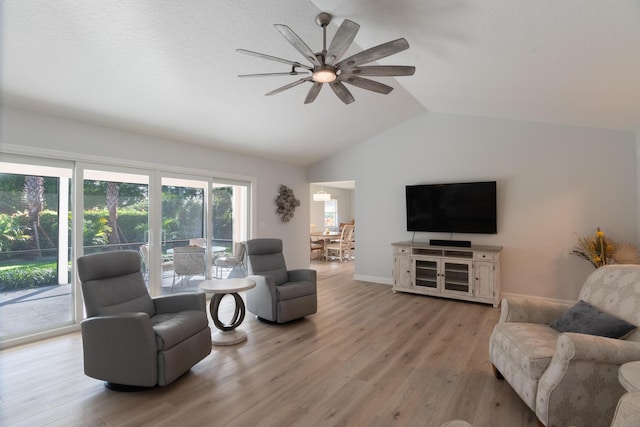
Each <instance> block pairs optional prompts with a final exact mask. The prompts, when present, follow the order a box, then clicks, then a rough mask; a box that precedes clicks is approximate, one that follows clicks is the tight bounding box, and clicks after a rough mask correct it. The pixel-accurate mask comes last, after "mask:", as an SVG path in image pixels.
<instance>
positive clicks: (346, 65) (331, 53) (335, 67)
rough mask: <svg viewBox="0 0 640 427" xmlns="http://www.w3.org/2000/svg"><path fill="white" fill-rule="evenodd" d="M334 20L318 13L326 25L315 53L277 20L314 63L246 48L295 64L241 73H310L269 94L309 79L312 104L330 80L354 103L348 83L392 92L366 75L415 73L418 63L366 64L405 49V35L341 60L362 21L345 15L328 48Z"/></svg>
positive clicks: (340, 95) (318, 19) (342, 96)
mask: <svg viewBox="0 0 640 427" xmlns="http://www.w3.org/2000/svg"><path fill="white" fill-rule="evenodd" d="M330 22H331V15H330V14H328V13H325V12H322V13H320V14H319V15H318V16H317V17H316V23H317V24H318V25H319V26H320V27H322V51H321V52H318V53H314V52H313V51H312V50H311V49H310V48H309V46H307V44H306V43H305V42H304V41H303V40H302V39H301V38H300V37H299V36H298V35H297V34H296V33H294V32H293V30H292V29H291V28H289V27H288V26H286V25H282V24H275V25H274V27H276V29H277V30H278V31H280V33H281V34H282V35H283V36H284V38H285V39H287V41H288V42H289V43H291V45H292V46H293V47H294V48H295V49H296V50H297V51H298V52H300V53H301V54H302V56H304V57H305V59H307V60H308V61H309V62H310V63H311V66H309V65H305V64H301V63H299V62H297V61H290V60H288V59H283V58H278V57H276V56H271V55H266V54H264V53H259V52H253V51H251V50H246V49H237V51H238V52H240V53H243V54H246V55H252V56H257V57H259V58H264V59H268V60H270V61H275V62H280V63H283V64H287V65H290V66H291V71H289V72H282V73H261V74H241V75H239V76H238V77H267V76H284V75H290V76H297V75H300V74H310V75H307V76H306V77H303V78H301V79H299V80H296V81H294V82H292V83H289V84H286V85H284V86H282V87H279V88H278V89H275V90H272V91H271V92H269V93H267V94H266V95H267V96H269V95H275V94H277V93H280V92H283V91H285V90H287V89H291V88H292V87H295V86H298V85H300V84H303V83H305V82H310V83H311V84H312V86H311V89H309V92H308V93H307V97H306V98H305V100H304V103H305V104H310V103H312V102H313V101H315V99H316V98H317V96H318V94H319V93H320V89H322V86H323V85H324V84H328V85H329V87H330V88H331V89H333V91H334V92H335V94H336V95H337V96H338V98H340V100H341V101H342V102H344V103H345V104H351V103H352V102H353V101H355V99H354V98H353V95H352V94H351V92H350V91H349V89H347V87H346V86H345V85H344V83H347V84H350V85H353V86H357V87H359V88H362V89H366V90H370V91H373V92H377V93H382V94H385V95H386V94H388V93H389V92H391V91H392V90H393V88H392V87H391V86H388V85H385V84H383V83H379V82H377V81H374V80H371V79H367V78H364V77H362V76H367V77H395V76H412V75H413V74H414V73H415V71H416V67H412V66H405V65H370V66H363V65H364V64H368V63H371V62H373V61H377V60H378V59H382V58H386V57H387V56H390V55H393V54H396V53H398V52H402V51H403V50H405V49H408V48H409V43H408V42H407V40H405V39H404V38H400V39H397V40H392V41H390V42H387V43H383V44H381V45H378V46H374V47H372V48H369V49H367V50H364V51H362V52H360V53H356V54H355V55H352V56H350V57H348V58H346V59H343V60H340V58H341V57H342V55H344V53H345V52H346V51H347V49H348V48H349V46H350V45H351V43H352V42H353V40H354V39H355V37H356V34H357V32H358V30H359V29H360V25H358V24H356V23H355V22H353V21H350V20H348V19H345V20H344V21H342V24H341V25H340V27H339V28H338V31H337V32H336V34H335V35H334V37H333V40H331V44H330V45H329V48H328V49H327V26H328V25H329V23H330Z"/></svg>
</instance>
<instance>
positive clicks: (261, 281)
mask: <svg viewBox="0 0 640 427" xmlns="http://www.w3.org/2000/svg"><path fill="white" fill-rule="evenodd" d="M247 279H251V280H253V281H255V282H256V287H255V288H254V289H260V288H264V289H267V290H268V291H269V293H271V294H272V295H273V296H275V295H276V281H275V279H274V278H273V276H258V275H257V274H256V275H251V276H247Z"/></svg>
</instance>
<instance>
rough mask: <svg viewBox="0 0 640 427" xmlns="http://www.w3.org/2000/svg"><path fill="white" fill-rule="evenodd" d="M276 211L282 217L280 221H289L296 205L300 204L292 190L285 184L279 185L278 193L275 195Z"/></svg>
mask: <svg viewBox="0 0 640 427" xmlns="http://www.w3.org/2000/svg"><path fill="white" fill-rule="evenodd" d="M276 206H278V209H276V213H277V214H278V215H280V216H281V217H282V222H289V220H290V219H291V218H293V212H294V211H295V210H296V206H300V200H298V199H296V196H294V195H293V190H292V189H290V188H289V187H287V186H286V185H284V184H282V185H280V193H279V194H278V197H276Z"/></svg>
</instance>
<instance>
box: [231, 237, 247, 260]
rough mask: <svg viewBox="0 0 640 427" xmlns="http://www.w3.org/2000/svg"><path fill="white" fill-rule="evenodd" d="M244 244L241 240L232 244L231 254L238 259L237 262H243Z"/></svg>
mask: <svg viewBox="0 0 640 427" xmlns="http://www.w3.org/2000/svg"><path fill="white" fill-rule="evenodd" d="M244 253H245V246H244V243H243V242H236V243H234V244H233V256H234V257H235V258H236V260H238V263H239V264H242V263H243V262H244Z"/></svg>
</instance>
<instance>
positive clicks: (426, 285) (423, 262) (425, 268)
mask: <svg viewBox="0 0 640 427" xmlns="http://www.w3.org/2000/svg"><path fill="white" fill-rule="evenodd" d="M413 277H414V278H415V281H414V283H413V286H415V287H416V288H418V289H423V290H433V291H438V290H439V289H440V286H439V282H440V280H439V278H440V260H438V259H433V258H414V259H413Z"/></svg>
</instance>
